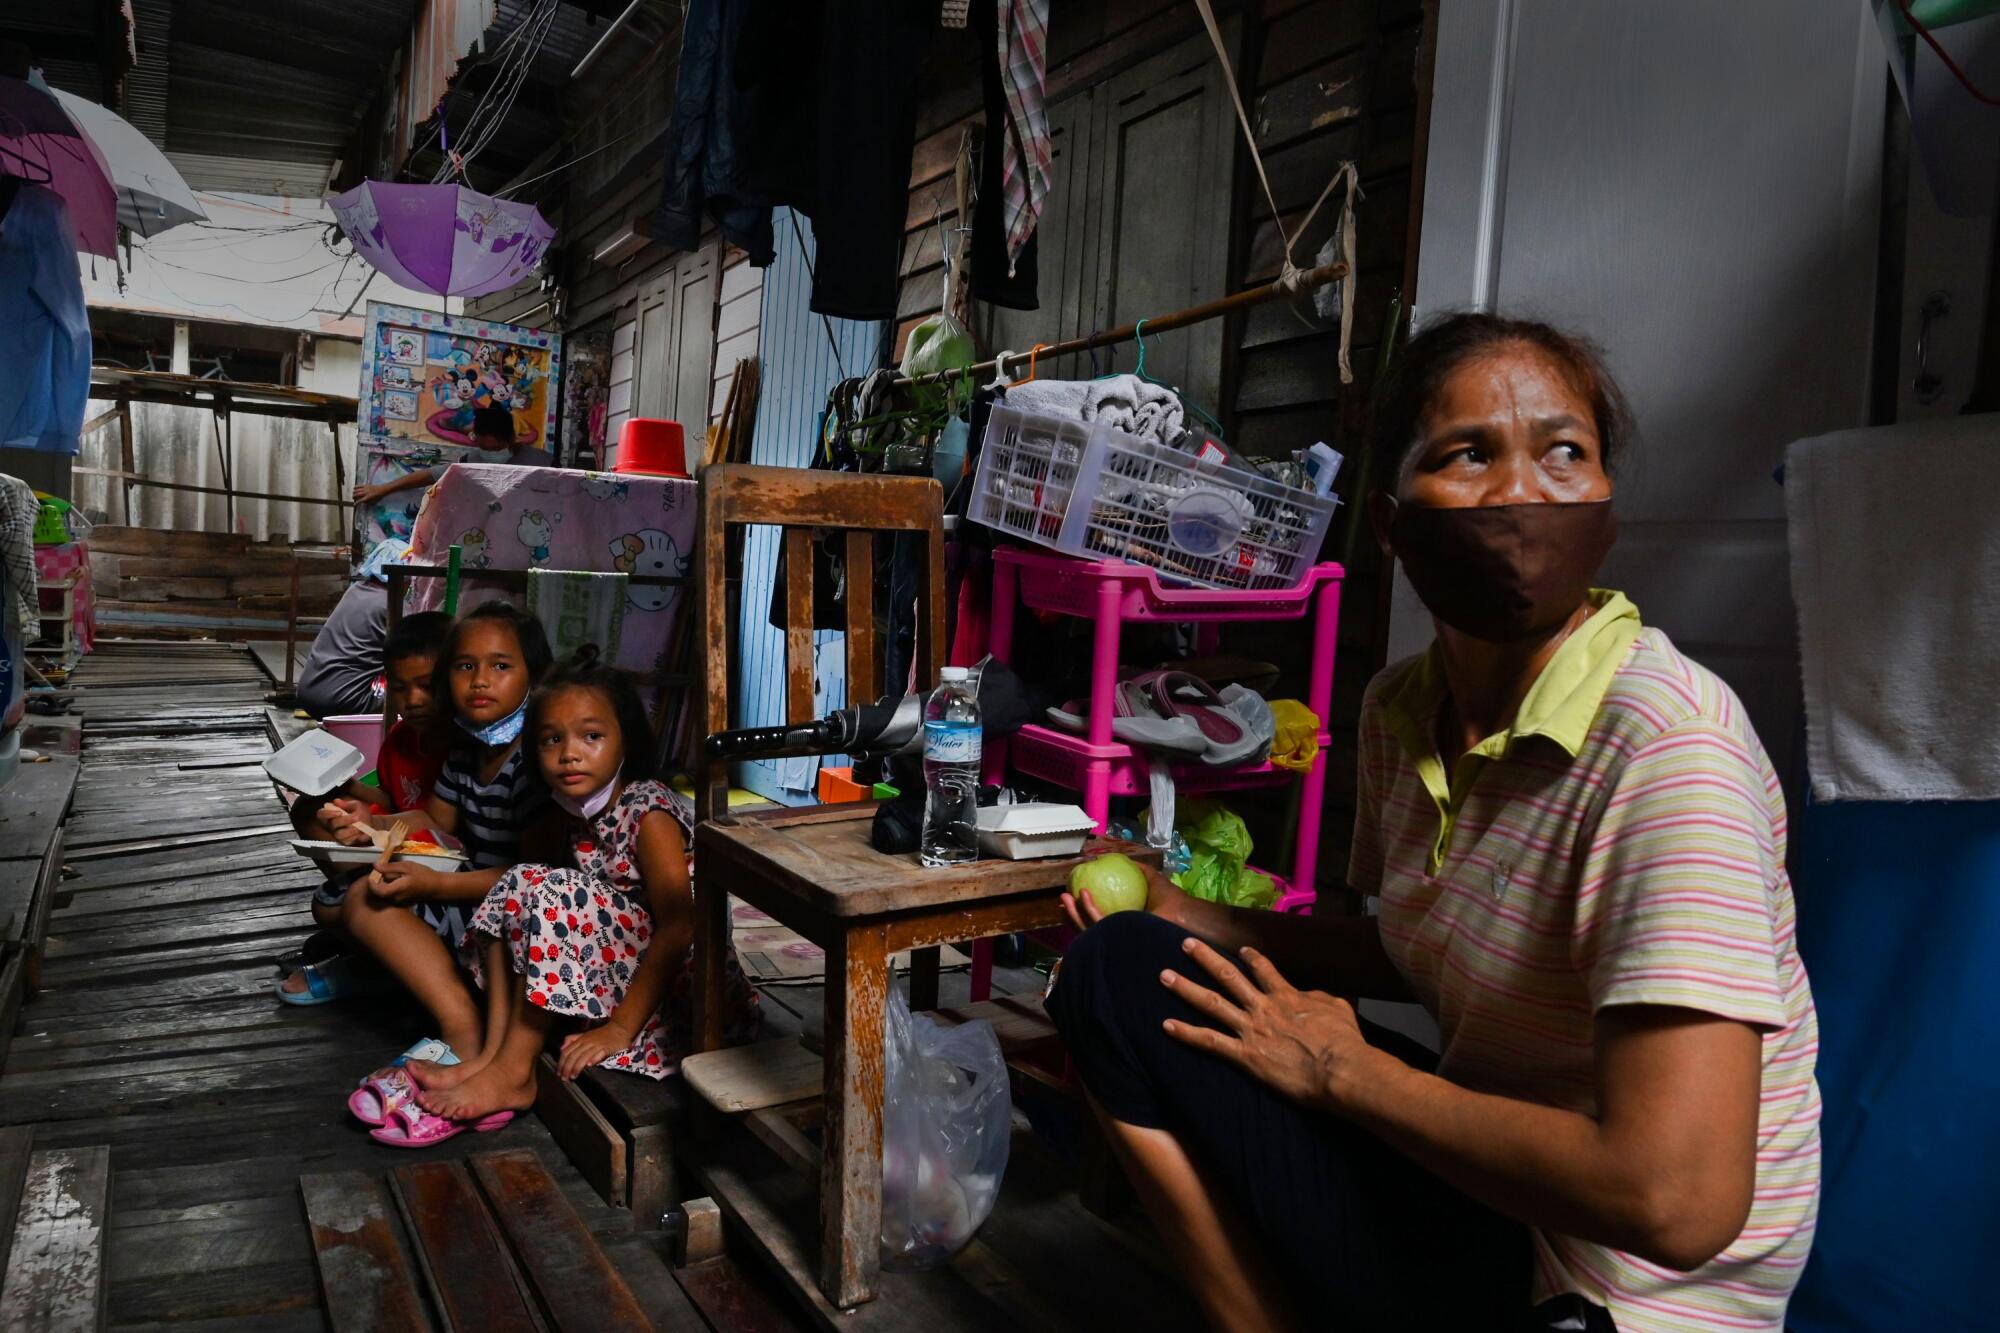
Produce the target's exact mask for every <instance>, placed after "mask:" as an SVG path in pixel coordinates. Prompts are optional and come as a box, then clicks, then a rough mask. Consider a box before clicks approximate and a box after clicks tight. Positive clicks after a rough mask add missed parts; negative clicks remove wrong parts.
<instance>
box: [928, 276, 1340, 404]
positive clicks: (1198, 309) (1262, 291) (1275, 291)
mask: <svg viewBox="0 0 2000 1333" xmlns="http://www.w3.org/2000/svg"><path fill="white" fill-rule="evenodd" d="M1346 276H1347V265H1346V264H1343V263H1333V264H1324V265H1321V266H1320V267H1319V268H1309V269H1305V270H1303V271H1302V272H1300V274H1299V276H1298V281H1297V282H1296V283H1295V284H1287V283H1284V282H1270V283H1266V284H1264V285H1263V286H1262V287H1251V288H1248V289H1246V290H1244V291H1240V292H1234V293H1232V294H1230V295H1228V296H1224V297H1222V298H1220V299H1218V300H1214V301H1209V302H1207V303H1205V304H1202V305H1198V306H1190V307H1189V308H1187V309H1186V310H1176V311H1174V312H1173V313H1171V314H1166V315H1158V316H1155V317H1153V318H1151V319H1142V320H1139V321H1137V323H1133V324H1120V325H1119V326H1118V327H1117V328H1113V329H1102V330H1099V331H1098V332H1096V333H1092V334H1089V335H1087V336H1085V337H1082V338H1067V339H1064V340H1063V341H1062V342H1059V343H1050V344H1048V345H1047V346H1046V347H1042V348H1040V349H1039V350H1037V351H1035V352H1034V353H1033V356H1034V357H1035V358H1036V359H1037V360H1039V359H1041V358H1043V357H1051V358H1053V357H1059V356H1070V355H1073V354H1074V353H1077V352H1087V351H1089V350H1090V349H1091V348H1093V347H1109V346H1111V345H1113V344H1114V343H1128V342H1131V341H1133V340H1134V339H1136V338H1137V337H1138V336H1139V325H1140V324H1144V325H1145V326H1146V332H1148V333H1166V332H1168V331H1169V330H1172V329H1183V328H1186V327H1187V326H1188V325H1190V324H1200V323H1204V322H1205V321H1207V320H1211V319H1220V318H1221V317H1222V316H1224V315H1232V314H1235V313H1236V312H1237V311H1238V310H1248V309H1249V308H1250V307H1252V306H1259V305H1263V304H1264V303H1265V302H1267V301H1277V300H1281V299H1284V298H1286V297H1290V296H1294V295H1296V294H1298V293H1299V292H1306V291H1311V290H1312V289H1313V288H1315V287H1324V286H1325V285H1326V284H1327V283H1329V282H1338V281H1340V279H1342V278H1344V277H1346ZM1029 356H1030V353H1029V352H1027V351H1025V350H1023V351H1019V352H1013V353H1004V352H1003V353H1002V354H1001V356H998V357H995V358H993V359H992V360H990V361H975V362H973V363H972V364H971V365H969V366H958V367H953V368H951V369H949V370H938V371H933V372H931V373H930V374H928V375H918V376H915V377H914V378H912V377H908V376H901V375H899V376H897V377H896V381H895V383H896V386H897V387H898V388H901V387H903V386H905V385H910V384H932V383H936V382H938V381H941V380H949V379H951V378H952V377H953V376H954V375H958V376H967V375H983V374H985V373H986V372H987V371H989V370H999V369H1001V366H1000V361H1001V360H1002V359H1003V358H1004V359H1005V360H1006V362H1007V365H1008V367H1010V368H1012V369H1014V370H1019V369H1020V368H1021V367H1022V365H1024V364H1025V363H1026V362H1027V361H1028V358H1029Z"/></svg>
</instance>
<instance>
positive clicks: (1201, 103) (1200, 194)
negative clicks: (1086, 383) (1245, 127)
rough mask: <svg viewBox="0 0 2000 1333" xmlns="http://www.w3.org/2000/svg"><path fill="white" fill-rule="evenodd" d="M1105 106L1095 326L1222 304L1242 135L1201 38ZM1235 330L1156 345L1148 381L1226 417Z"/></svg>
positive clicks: (1110, 86) (1206, 329)
mask: <svg viewBox="0 0 2000 1333" xmlns="http://www.w3.org/2000/svg"><path fill="white" fill-rule="evenodd" d="M1240 30H1241V26H1240V24H1238V23H1235V22H1231V23H1229V24H1227V25H1225V27H1224V33H1223V35H1224V41H1225V43H1226V44H1227V45H1228V46H1229V47H1230V48H1231V50H1232V52H1234V51H1235V49H1236V48H1237V47H1238V46H1240V42H1239V41H1238V40H1237V34H1238V33H1239V32H1240ZM1232 58H1233V57H1232ZM1096 106H1097V112H1096V115H1095V116H1094V117H1093V122H1094V141H1093V143H1092V145H1091V148H1090V163H1089V180H1090V184H1091V189H1090V192H1089V197H1088V199H1087V201H1086V204H1085V207H1086V209H1087V212H1088V214H1089V217H1088V221H1087V225H1086V232H1087V237H1086V243H1087V246H1088V250H1089V253H1088V255H1087V256H1086V257H1085V259H1086V262H1087V263H1088V264H1089V265H1090V271H1089V273H1088V275H1087V277H1088V281H1089V282H1090V289H1089V290H1090V292H1091V301H1092V306H1091V309H1090V311H1089V312H1088V315H1087V318H1088V319H1089V320H1090V321H1091V326H1092V327H1095V328H1108V327H1110V326H1112V325H1117V324H1126V323H1131V322H1133V321H1135V320H1139V319H1144V318H1147V317H1148V316H1153V315H1163V314H1166V313H1167V312H1169V311H1173V310H1180V309H1182V308H1184V307H1187V306H1192V305H1199V304H1200V303H1202V302H1204V301H1213V300H1215V299H1216V298H1218V297H1220V296H1222V295H1223V289H1224V286H1225V284H1226V283H1227V280H1228V273H1227V267H1228V261H1229V204H1230V195H1231V187H1232V184H1233V171H1232V168H1233V165H1234V160H1235V153H1234V150H1235V144H1236V135H1237V129H1236V122H1235V113H1234V111H1233V110H1232V108H1231V106H1230V102H1229V92H1228V89H1227V87H1226V86H1225V84H1224V82H1223V76H1222V70H1221V67H1220V66H1219V65H1218V64H1217V63H1216V57H1215V50H1214V48H1213V47H1212V46H1211V45H1210V44H1209V41H1208V38H1207V37H1206V36H1201V37H1195V38H1192V39H1190V40H1189V41H1186V42H1183V43H1181V44H1180V45H1179V46H1176V47H1174V48H1173V49H1172V50H1169V51H1164V52H1162V53H1161V54H1159V55H1157V56H1154V57H1153V58H1152V59H1150V60H1147V61H1145V62H1143V63H1141V64H1139V65H1137V66H1134V67H1133V68H1132V69H1129V70H1127V71H1125V72H1124V73H1123V74H1120V75H1118V76H1117V77H1115V78H1113V79H1112V80H1110V81H1109V82H1108V83H1107V84H1105V85H1103V87H1101V88H1100V89H1099V93H1098V98H1097V103H1096ZM1045 290H1046V288H1045ZM1225 323H1226V321H1223V320H1219V319H1217V320H1209V321H1207V322H1206V323H1202V324H1196V325H1194V326H1192V327H1190V328H1186V329H1179V330H1175V331H1173V332H1170V333H1165V334H1162V335H1160V336H1158V337H1157V338H1154V337H1149V338H1148V339H1147V352H1146V370H1147V373H1148V374H1149V375H1151V376H1152V377H1153V378H1154V379H1157V380H1162V381H1164V382H1166V383H1168V384H1172V385H1176V386H1178V387H1179V388H1180V389H1181V390H1182V391H1183V393H1184V394H1185V396H1186V397H1188V398H1189V399H1190V401H1192V402H1193V403H1195V404H1197V405H1199V406H1201V407H1203V408H1205V409H1207V410H1208V411H1210V412H1214V411H1216V410H1217V408H1218V406H1219V399H1220V397H1221V389H1222V356H1223V333H1224V327H1225ZM1083 331H1084V332H1088V331H1089V330H1088V329H1085V330H1083ZM1136 364H1137V356H1136V354H1135V353H1134V351H1133V349H1131V348H1129V347H1127V348H1120V349H1119V350H1118V358H1117V366H1118V368H1119V369H1121V370H1130V369H1132V368H1133V367H1134V366H1135V365H1136ZM1106 369H1109V367H1108V366H1107V367H1106Z"/></svg>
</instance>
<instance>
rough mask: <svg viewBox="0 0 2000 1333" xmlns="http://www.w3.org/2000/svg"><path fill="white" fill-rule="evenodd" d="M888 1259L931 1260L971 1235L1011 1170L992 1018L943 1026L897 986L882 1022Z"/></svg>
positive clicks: (892, 1262) (1009, 1114)
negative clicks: (912, 1005) (919, 1010)
mask: <svg viewBox="0 0 2000 1333" xmlns="http://www.w3.org/2000/svg"><path fill="white" fill-rule="evenodd" d="M883 1032H884V1041H883V1047H884V1049H883V1064H882V1263H883V1265H884V1266H885V1267H888V1268H900V1269H915V1268H931V1267H935V1266H936V1265H938V1264H941V1263H943V1262H945V1261H946V1260H947V1259H949V1258H951V1256H952V1255H953V1254H955V1253H957V1252H958V1250H959V1249H960V1248H961V1247H963V1246H964V1244H965V1243H966V1242H967V1241H969V1240H971V1239H972V1235H973V1233H974V1232H976V1231H977V1230H979V1226H980V1224H981V1223H982V1222H984V1221H985V1220H986V1215H987V1214H988V1213H990V1212H992V1211H993V1201H994V1200H995V1199H996V1198H998V1197H999V1195H1000V1178H1001V1176H1002V1175H1004V1174H1005V1173H1006V1170H1007V1148H1008V1140H1009V1136H1010V1135H1011V1133H1012V1129H1013V1114H1014V1103H1013V1096H1012V1094H1011V1093H1010V1092H1009V1091H1008V1087H1007V1062H1006V1061H1005V1060H1004V1059H1003V1058H1002V1057H1001V1054H1000V1038H999V1037H998V1036H997V1035H996V1034H995V1033H994V1031H993V1025H992V1024H991V1023H987V1022H984V1021H980V1022H973V1023H963V1024H960V1025H959V1026H957V1027H945V1026H943V1025H942V1024H940V1023H938V1021H937V1020H936V1019H933V1018H931V1017H930V1016H929V1015H927V1014H912V1013H911V1012H910V1002H909V1001H908V1000H906V999H904V998H903V993H902V992H901V991H900V990H898V989H896V988H895V987H893V986H892V987H891V988H890V990H889V1011H888V1013H887V1015H886V1016H885V1018H884V1022H883Z"/></svg>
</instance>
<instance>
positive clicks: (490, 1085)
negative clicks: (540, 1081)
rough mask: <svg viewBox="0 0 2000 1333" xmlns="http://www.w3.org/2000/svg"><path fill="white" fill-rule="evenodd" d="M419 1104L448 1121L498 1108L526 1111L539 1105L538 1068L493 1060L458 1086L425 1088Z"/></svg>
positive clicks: (421, 1092) (473, 1117) (462, 1118)
mask: <svg viewBox="0 0 2000 1333" xmlns="http://www.w3.org/2000/svg"><path fill="white" fill-rule="evenodd" d="M417 1104H418V1105H419V1106H421V1107H423V1108H424V1109H425V1110H426V1111H429V1112H430V1113H431V1114H432V1115H441V1116H443V1117H445V1118H446V1119H447V1120H477V1119H479V1118H480V1117H481V1116H488V1115H492V1114H493V1113H494V1112H495V1111H525V1110H527V1109H528V1108H529V1107H531V1106H533V1105H534V1104H535V1067H534V1066H533V1065H529V1066H528V1067H527V1068H526V1069H516V1068H514V1067H512V1066H511V1065H508V1064H503V1063H501V1062H500V1061H498V1060H495V1061H491V1062H489V1063H488V1064H487V1065H486V1067H485V1068H483V1069H481V1070H480V1071H479V1072H478V1073H477V1074H475V1075H473V1076H472V1077H471V1078H468V1079H466V1080H465V1081H464V1082H462V1083H460V1084H458V1085H457V1086H455V1087H451V1088H445V1089H436V1088H429V1087H426V1088H423V1089H421V1090H420V1091H419V1092H418V1093H417Z"/></svg>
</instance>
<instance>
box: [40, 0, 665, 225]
mask: <svg viewBox="0 0 2000 1333" xmlns="http://www.w3.org/2000/svg"><path fill="white" fill-rule="evenodd" d="M130 3H131V7H132V13H133V21H134V26H135V28H136V34H135V37H136V45H137V48H138V53H137V63H136V65H135V66H134V67H133V68H132V69H131V70H130V71H129V72H127V73H126V75H125V83H124V104H123V106H122V107H121V108H120V109H121V111H122V112H123V114H124V115H125V117H126V119H128V120H130V121H131V122H132V123H133V124H134V125H135V126H137V127H138V128H139V130H140V131H141V132H142V133H144V134H145V135H146V136H147V137H148V138H150V139H152V140H153V141H154V142H155V143H157V144H159V145H160V146H161V147H162V148H163V149H164V150H165V151H166V154H167V156H168V158H169V159H170V160H172V161H173V162H174V164H175V165H176V166H177V167H179V168H180V170H181V173H182V174H183V175H184V176H186V178H187V181H188V184H189V185H191V186H193V187H194V188H196V189H198V190H219V191H232V192H250V193H257V194H285V195H293V196H306V197H313V196H317V195H319V194H321V193H322V192H323V190H324V189H325V187H326V184H327V181H328V178H329V176H330V175H331V174H332V173H333V170H334V168H335V166H336V164H337V163H338V162H339V161H340V160H341V158H342V157H343V155H344V154H345V153H346V152H347V151H348V150H349V147H350V145H352V144H353V143H354V141H355V133H356V131H357V129H358V128H359V127H360V122H361V119H362V116H363V115H364V114H365V113H366V112H367V110H368V108H369V106H370V104H371V102H373V101H374V100H375V98H376V97H377V96H378V95H380V94H382V93H384V92H385V91H387V92H388V93H389V94H390V95H392V96H395V97H397V98H398V100H399V102H400V103H401V105H402V108H403V115H402V117H401V123H402V124H410V123H411V122H418V124H417V127H416V129H415V131H414V132H413V133H411V134H410V135H409V137H408V139H406V140H405V142H410V141H414V142H415V143H417V144H422V145H424V147H422V148H421V149H419V150H418V151H417V152H416V153H415V154H413V155H412V158H411V160H410V162H409V163H408V165H407V167H406V168H405V169H404V172H403V176H404V178H405V179H415V180H428V179H430V178H431V177H432V176H433V175H435V174H437V172H438V171H439V169H440V167H441V166H442V164H443V157H442V155H441V153H440V152H439V151H438V139H437V135H436V133H435V131H436V128H437V117H436V108H437V107H438V106H439V105H440V103H442V105H443V108H444V115H445V120H446V123H447V125H448V126H449V129H450V136H451V143H452V147H454V148H458V149H461V150H462V149H464V148H465V147H468V146H469V145H470V139H471V136H470V135H469V134H468V131H469V130H470V129H471V127H472V125H471V122H472V118H473V116H474V114H475V108H477V107H478V106H479V105H480V103H481V101H482V99H486V110H485V111H484V112H481V113H480V114H482V115H483V116H486V117H488V118H489V119H490V118H491V117H492V116H493V115H494V114H495V113H496V111H497V110H498V109H499V108H500V106H501V104H502V103H503V102H504V101H506V99H505V97H504V85H503V86H502V88H501V90H500V91H497V92H496V91H495V84H496V83H499V82H500V81H501V80H502V78H503V76H506V75H509V74H510V72H511V71H512V69H513V68H514V67H516V65H517V58H518V57H519V56H520V55H521V54H522V53H523V52H524V51H525V50H526V49H527V47H528V45H529V43H528V42H527V41H526V40H525V38H526V37H528V36H532V37H533V39H534V40H533V43H532V45H533V49H534V54H533V57H532V59H531V60H530V61H529V64H528V67H527V77H526V79H525V81H524V82H522V83H521V85H520V87H519V88H518V90H517V91H516V92H515V94H514V96H513V98H512V100H511V103H509V104H508V105H507V106H506V109H505V113H504V115H500V116H499V118H498V120H497V122H495V123H493V124H491V125H490V126H489V128H490V129H491V130H492V133H491V134H490V137H487V138H486V142H485V144H484V147H483V148H482V149H481V150H480V152H479V153H478V156H477V158H476V160H475V162H474V164H473V166H472V168H471V170H470V173H469V174H470V177H471V179H472V181H473V183H474V184H475V185H476V186H479V187H481V188H484V189H489V190H491V189H497V188H499V187H500V186H502V185H504V184H506V183H508V182H509V181H512V180H513V179H515V178H516V177H517V176H520V175H521V174H523V170H524V168H527V167H528V165H529V164H530V163H531V162H535V161H536V160H537V159H538V158H540V159H541V160H542V161H543V162H545V163H546V162H548V161H550V160H551V157H552V156H553V155H554V150H556V149H557V148H558V145H559V144H560V143H561V141H562V135H563V133H564V119H563V110H564V107H565V105H567V104H571V103H574V102H576V101H577V100H578V99H579V97H580V96H585V95H587V92H588V88H587V84H588V83H596V82H598V81H602V80H615V79H617V78H619V77H621V76H622V75H623V73H624V71H625V70H626V69H628V68H629V67H630V65H631V63H632V62H633V61H634V60H635V59H637V58H638V56H640V55H641V54H643V53H645V52H648V51H651V50H653V49H654V48H655V47H657V46H658V45H659V44H660V43H661V42H662V41H664V40H666V39H667V38H668V37H669V35H671V34H674V33H676V32H677V30H678V28H679V26H680V19H681V14H682V12H683V8H684V6H683V3H682V2H681V0H646V2H645V4H644V5H643V6H642V7H641V8H640V9H639V10H638V11H637V12H636V13H635V14H634V15H633V17H632V18H631V20H630V21H629V22H628V23H627V25H626V26H625V28H624V30H622V31H621V32H620V33H619V34H618V35H617V36H616V37H615V38H614V39H613V41H612V43H611V44H610V46H609V47H608V48H607V50H606V52H605V54H604V56H603V58H602V59H601V60H600V61H599V62H598V63H597V64H596V65H595V66H594V67H593V69H592V71H591V73H590V75H589V76H588V79H587V81H579V82H578V83H574V84H573V83H572V82H571V80H570V77H569V75H570V71H571V70H572V69H574V68H575V67H576V65H577V62H578V61H580V60H581V59H582V58H583V57H584V55H585V53H587V52H588V51H589V50H590V49H591V48H592V47H593V46H595V45H596V44H597V42H598V40H599V38H601V37H602V36H603V35H604V33H605V31H606V28H607V25H608V24H609V23H610V21H611V19H612V18H613V16H615V15H617V14H619V13H621V12H622V11H623V10H624V8H625V3H626V0H130ZM0 5H5V8H6V12H5V15H4V22H0V28H4V29H6V30H8V31H10V32H13V33H17V34H18V35H21V36H23V37H26V38H27V39H28V40H29V41H30V42H31V44H34V45H37V47H38V54H39V55H40V63H41V64H42V66H43V68H44V70H45V71H46V72H47V74H48V76H49V80H50V82H51V83H53V84H55V85H56V86H58V87H61V88H64V89H67V90H69V91H72V92H75V93H78V94H80V95H82V96H86V97H90V98H92V99H93V100H99V99H102V98H103V97H104V95H105V92H104V79H105V71H104V69H102V68H101V67H100V66H99V65H98V64H97V63H96V59H95V56H94V52H95V51H96V50H97V49H98V46H99V40H98V39H99V25H100V23H101V22H102V21H103V18H102V15H103V13H104V12H106V11H104V10H103V9H102V8H101V7H100V6H97V5H88V4H83V3H73V2H72V0H60V2H58V3H41V4H37V3H34V0H28V2H27V3H26V4H22V5H15V4H13V3H11V0H0ZM551 5H553V8H551ZM16 9H20V10H23V11H28V12H24V13H22V14H20V15H17V14H16V13H15V12H14V11H15V10H16ZM530 24H532V25H533V26H529V25H530ZM516 32H521V33H523V34H524V40H523V41H521V42H517V43H514V44H513V45H511V46H509V45H508V42H507V39H508V37H509V35H510V34H513V33H516ZM121 35H122V33H121ZM413 36H414V37H415V38H416V39H417V40H416V43H415V47H414V49H412V48H411V42H412V38H413ZM37 38H39V39H41V40H40V41H39V42H37V41H36V39H37ZM406 56H407V64H408V68H404V67H403V65H404V61H405V57H406ZM659 65H660V62H657V61H655V62H652V65H651V66H649V69H648V72H649V74H651V75H652V76H654V77H659V76H660V74H659V70H658V69H657V68H655V67H657V66H659ZM664 68H665V69H666V70H667V72H668V76H669V77H670V73H671V64H670V63H669V64H667V65H666V66H665V67H664ZM391 78H394V79H395V80H396V82H395V83H394V84H390V83H389V82H388V81H389V80H390V79H391ZM489 93H492V94H493V95H492V96H491V97H489V96H488V94H489ZM364 151H365V150H364ZM366 165H368V164H365V163H362V164H354V163H350V164H349V166H350V169H353V168H355V167H356V166H362V167H365V166H366ZM536 169H537V170H540V168H539V167H538V168H536Z"/></svg>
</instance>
